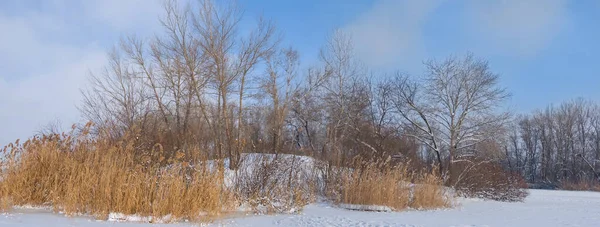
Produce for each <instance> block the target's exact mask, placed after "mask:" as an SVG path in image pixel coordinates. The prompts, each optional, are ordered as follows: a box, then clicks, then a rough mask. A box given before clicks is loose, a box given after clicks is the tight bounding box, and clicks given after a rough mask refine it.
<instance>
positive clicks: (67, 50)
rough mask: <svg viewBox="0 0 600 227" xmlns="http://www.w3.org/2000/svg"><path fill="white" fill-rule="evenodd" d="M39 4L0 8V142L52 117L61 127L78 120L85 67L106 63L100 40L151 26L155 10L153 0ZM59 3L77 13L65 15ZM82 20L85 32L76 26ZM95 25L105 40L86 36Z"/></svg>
mask: <svg viewBox="0 0 600 227" xmlns="http://www.w3.org/2000/svg"><path fill="white" fill-rule="evenodd" d="M44 4H46V5H44V6H41V7H39V8H38V9H35V8H33V9H32V8H29V7H27V6H20V5H16V6H15V9H14V10H20V11H19V13H14V12H7V11H5V10H0V31H10V32H5V33H4V34H3V35H2V42H0V61H1V62H2V67H0V110H1V111H0V145H3V144H6V143H8V142H10V141H13V140H14V139H17V138H26V137H27V136H30V135H32V133H34V132H35V131H37V130H39V129H40V128H41V127H42V126H44V125H46V124H47V123H49V122H52V121H55V120H59V121H60V122H62V123H63V124H64V125H63V127H65V128H66V127H68V126H69V125H70V124H72V123H75V122H76V121H78V120H79V114H78V111H77V109H76V105H77V104H79V103H80V100H81V95H80V92H79V90H80V89H81V88H83V87H84V86H85V84H86V81H87V76H88V73H89V71H94V70H97V69H99V68H100V67H101V66H103V65H104V64H105V62H106V57H105V52H106V50H107V48H108V46H102V45H100V43H110V44H114V43H116V41H117V40H110V39H114V38H115V37H118V36H119V35H118V34H119V33H122V32H125V31H135V30H139V29H147V28H151V27H153V26H156V24H157V23H156V15H157V13H155V12H156V10H157V9H159V8H160V4H158V1H139V0H134V1H116V0H110V1H101V0H91V1H84V2H83V3H81V2H74V1H64V0H55V1H53V2H52V4H49V3H48V2H46V3H44ZM78 4H79V5H78ZM153 4H154V5H153ZM63 7H66V8H70V9H71V11H78V10H81V11H80V12H78V13H69V14H66V13H65V12H64V10H62V8H63ZM40 8H43V9H40ZM14 10H13V11H14ZM72 20H76V22H73V21H72ZM81 24H85V25H88V26H90V28H88V29H89V30H80V29H81ZM94 29H102V30H100V31H99V32H98V31H97V32H96V33H93V34H98V33H104V34H106V35H107V36H109V37H110V38H108V39H109V40H107V37H97V36H92V35H89V34H90V33H89V32H90V31H91V30H94ZM61 34H68V35H61ZM109 34H110V35H109ZM115 34H117V35H115ZM70 35H73V36H78V37H77V39H76V38H75V37H73V38H72V39H71V38H69V36H70ZM65 37H67V38H65ZM82 40H83V41H82Z"/></svg>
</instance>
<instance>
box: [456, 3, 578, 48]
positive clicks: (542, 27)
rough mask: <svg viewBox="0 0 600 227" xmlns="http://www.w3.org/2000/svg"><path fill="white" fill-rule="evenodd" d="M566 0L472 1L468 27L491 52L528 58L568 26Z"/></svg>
mask: <svg viewBox="0 0 600 227" xmlns="http://www.w3.org/2000/svg"><path fill="white" fill-rule="evenodd" d="M567 9H568V8H567V1H566V0H502V1H475V0H472V1H470V2H469V4H468V10H467V11H466V12H467V13H468V15H467V18H468V20H467V21H468V22H467V23H468V26H469V29H470V31H471V32H472V34H473V35H474V36H475V37H474V38H475V39H480V40H482V41H483V42H485V45H486V46H488V47H489V48H491V49H493V50H494V51H502V52H505V53H506V52H508V53H509V54H516V55H532V54H536V53H537V52H539V51H541V50H543V49H544V48H546V47H547V46H548V45H549V43H550V42H552V40H553V39H554V38H555V37H556V36H557V35H558V34H559V33H560V32H561V31H562V29H564V27H565V25H566V24H567V23H568V10H567Z"/></svg>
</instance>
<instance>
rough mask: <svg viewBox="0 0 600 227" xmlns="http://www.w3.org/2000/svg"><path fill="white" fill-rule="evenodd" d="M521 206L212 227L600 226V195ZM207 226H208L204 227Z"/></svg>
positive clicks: (13, 217) (543, 198)
mask: <svg viewBox="0 0 600 227" xmlns="http://www.w3.org/2000/svg"><path fill="white" fill-rule="evenodd" d="M530 193H531V194H530V196H529V197H528V198H527V199H526V201H525V202H522V203H503V202H495V201H483V200H476V199H459V201H458V202H459V203H460V204H459V205H458V206H457V207H455V208H452V209H447V210H436V211H405V212H380V213H377V212H364V211H351V210H346V209H341V208H336V207H333V206H332V205H328V204H323V203H320V204H313V205H309V206H307V207H306V208H305V209H304V211H303V212H302V213H301V214H293V215H292V214H290V215H263V216H247V217H240V218H232V219H225V220H220V221H218V222H215V223H212V224H210V225H208V226H286V227H291V226H404V227H408V226H411V227H412V226H444V227H446V226H456V227H459V226H461V227H466V226H470V227H474V226H490V227H491V226H512V227H517V226H600V193H598V192H571V191H546V190H530ZM0 226H2V227H13V226H25V227H37V226H73V227H79V226H86V227H87V226H98V227H106V226H140V227H147V226H155V227H158V226H166V227H176V226H177V227H178V226H198V224H193V223H180V224H147V223H132V222H112V221H96V220H93V219H91V218H85V217H77V218H68V217H64V216H63V215H60V214H53V213H51V212H49V211H43V210H39V209H38V210H32V209H21V210H15V211H13V212H10V213H4V214H0ZM204 226H206V225H204Z"/></svg>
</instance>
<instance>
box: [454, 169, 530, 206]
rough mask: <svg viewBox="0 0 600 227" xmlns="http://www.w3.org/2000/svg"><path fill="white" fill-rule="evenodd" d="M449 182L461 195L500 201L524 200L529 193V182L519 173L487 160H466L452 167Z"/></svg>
mask: <svg viewBox="0 0 600 227" xmlns="http://www.w3.org/2000/svg"><path fill="white" fill-rule="evenodd" d="M449 184H450V185H452V186H453V187H454V188H455V189H456V190H457V192H458V194H459V195H461V196H466V197H477V198H485V199H492V200H498V201H507V202H517V201H523V200H524V199H525V197H527V195H528V194H529V192H528V191H527V189H526V188H527V183H526V182H525V180H524V179H523V177H522V176H521V175H519V174H517V173H511V172H508V171H506V170H505V169H504V168H503V167H502V166H501V165H500V164H498V163H495V162H493V161H486V160H466V161H462V162H457V163H456V164H455V165H454V166H453V167H452V175H451V176H450V180H449Z"/></svg>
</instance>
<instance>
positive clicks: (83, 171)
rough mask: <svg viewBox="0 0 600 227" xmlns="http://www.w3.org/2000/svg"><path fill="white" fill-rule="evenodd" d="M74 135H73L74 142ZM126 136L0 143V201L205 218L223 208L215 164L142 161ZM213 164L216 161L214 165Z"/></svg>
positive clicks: (226, 204) (103, 213) (226, 197)
mask: <svg viewBox="0 0 600 227" xmlns="http://www.w3.org/2000/svg"><path fill="white" fill-rule="evenodd" d="M74 141H77V142H74ZM134 153H135V152H134V148H133V146H131V145H130V144H117V145H114V144H109V143H106V142H103V141H93V140H76V139H74V138H72V137H71V136H65V135H63V136H58V135H54V136H46V137H43V138H39V139H33V140H30V141H27V142H26V143H25V144H23V145H19V144H17V145H10V146H9V147H7V148H5V155H6V159H5V160H4V161H2V166H1V167H2V169H3V172H2V174H1V179H2V180H1V181H0V206H1V208H4V209H7V208H10V207H11V206H13V205H34V206H36V205H38V206H41V205H49V206H52V207H54V208H55V209H56V210H62V211H64V212H65V213H67V214H92V215H95V216H97V217H99V218H102V217H107V215H108V214H109V213H110V212H118V213H123V214H126V215H128V214H136V215H143V216H152V217H162V216H165V215H171V216H172V217H173V218H174V220H178V219H187V220H200V219H202V220H208V219H210V218H212V217H216V216H218V215H220V214H222V213H224V212H226V211H227V210H230V208H231V207H232V205H233V203H234V201H235V200H234V199H232V196H233V195H232V193H231V192H229V191H228V190H227V189H226V188H224V187H222V185H223V184H222V183H219V182H223V174H222V170H221V171H219V170H211V169H208V168H206V167H197V165H196V166H195V167H190V165H185V164H186V163H185V162H180V161H178V160H171V161H170V165H166V166H160V165H152V163H144V162H141V161H139V160H144V159H143V158H140V157H136V156H134V155H133V154H134ZM215 169H216V168H215Z"/></svg>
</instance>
